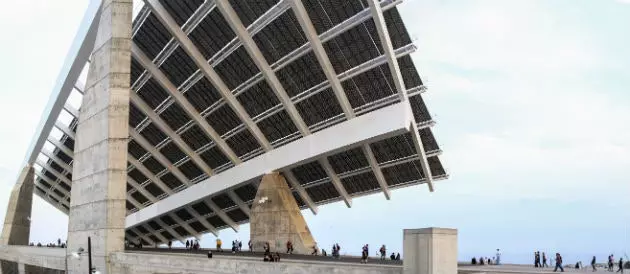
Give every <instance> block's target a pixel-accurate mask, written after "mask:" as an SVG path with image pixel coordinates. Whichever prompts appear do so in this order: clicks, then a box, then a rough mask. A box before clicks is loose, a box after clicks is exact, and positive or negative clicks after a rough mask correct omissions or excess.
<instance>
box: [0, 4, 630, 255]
mask: <svg viewBox="0 0 630 274" xmlns="http://www.w3.org/2000/svg"><path fill="white" fill-rule="evenodd" d="M83 2H85V1H81V0H64V1H49V0H22V1H9V0H0V5H2V7H3V8H2V9H0V33H2V34H3V35H2V36H0V37H1V38H0V39H1V41H0V42H1V43H0V60H2V62H1V63H0V82H1V83H2V88H1V89H0V119H1V121H2V122H1V125H2V126H1V127H0V136H2V137H0V138H1V139H0V151H2V155H1V156H0V218H1V219H4V214H5V208H6V203H7V200H8V196H9V192H10V190H11V187H12V185H13V184H14V183H15V182H14V180H15V178H16V176H17V173H18V171H19V169H20V168H21V167H20V165H21V163H22V159H23V157H24V155H25V152H26V149H27V146H28V144H29V142H30V140H31V137H32V136H31V135H32V134H33V133H34V131H35V128H36V125H37V123H38V122H39V117H40V114H41V112H42V111H43V109H44V106H45V104H46V101H47V99H48V95H49V93H50V92H51V89H52V87H53V85H54V81H55V79H56V77H57V73H58V72H59V68H60V67H61V64H62V62H63V60H64V58H65V54H66V52H67V50H68V47H69V46H70V43H71V42H72V38H73V36H74V33H75V31H76V29H77V27H78V24H79V22H80V20H81V18H82V15H83V11H84V9H85V8H86V7H87V4H86V3H83ZM399 7H400V10H401V13H402V15H403V19H404V21H405V23H406V25H407V28H408V29H409V31H410V33H411V34H412V36H413V37H414V38H415V39H416V44H417V45H418V51H417V52H416V53H415V54H414V55H413V59H414V61H415V63H416V66H417V67H418V69H419V71H420V73H421V76H422V78H423V79H424V81H425V83H426V84H427V86H428V87H429V92H428V93H427V94H426V95H425V96H424V98H425V100H426V101H427V104H428V107H429V110H430V111H431V113H432V114H433V115H434V117H435V119H436V120H437V122H438V124H437V125H436V127H435V128H434V132H435V135H436V137H437V140H438V142H439V144H440V145H441V147H442V149H443V150H444V155H443V156H442V159H443V162H444V164H445V166H446V167H447V169H448V172H449V173H450V174H451V179H449V180H447V181H441V182H439V183H438V184H437V186H436V192H435V193H429V192H428V190H427V187H426V186H424V185H421V186H416V187H411V188H406V189H402V190H397V191H394V192H393V193H392V200H391V201H387V200H385V198H384V197H383V196H382V195H373V196H370V197H366V198H360V199H356V200H354V203H353V208H351V209H348V208H346V207H345V205H344V204H343V203H336V204H332V205H327V206H323V207H321V208H320V213H319V214H318V215H317V216H312V215H311V214H310V212H306V211H305V212H304V215H305V216H306V219H307V221H308V223H309V225H310V228H311V230H312V232H313V233H314V236H315V238H316V240H317V241H318V242H319V243H320V244H321V245H323V246H324V247H326V248H327V249H329V247H330V245H331V244H332V243H333V242H335V241H338V242H339V243H340V244H341V245H342V247H343V250H345V251H347V252H351V253H358V252H359V250H360V247H361V246H362V245H363V244H365V243H369V244H370V245H371V246H373V247H376V246H378V245H380V244H387V246H388V247H389V248H390V249H393V250H396V251H399V250H400V249H401V245H402V229H403V228H419V227H427V226H441V227H454V228H458V229H459V249H460V258H462V259H467V258H469V257H470V256H472V255H476V256H487V255H492V253H493V250H494V249H496V248H501V249H502V250H503V252H504V255H505V256H504V260H507V261H513V262H529V258H528V257H527V256H529V254H530V253H531V252H532V251H533V250H541V251H548V252H552V251H553V252H555V251H560V252H563V253H565V254H566V255H565V257H566V258H567V261H574V260H576V259H581V260H582V261H588V257H589V256H591V255H597V256H598V257H599V258H602V259H603V258H605V256H606V254H608V253H611V252H615V253H616V254H618V255H622V254H623V252H625V251H627V249H628V245H629V244H630V239H629V238H628V237H629V234H628V233H629V232H628V222H629V221H630V214H629V213H628V208H629V207H628V206H629V205H630V202H629V198H628V196H629V195H630V184H628V179H627V178H628V175H629V174H630V169H629V168H628V167H629V166H630V84H628V81H629V80H630V50H628V49H630V1H628V0H588V1H587V0H486V1H482V0H478V1H477V0H450V1H449V0H442V1H439V0H406V1H405V2H404V3H403V4H401V5H400V6H399ZM34 200H35V202H34V209H33V215H32V222H33V227H32V229H31V239H32V241H35V242H38V241H41V242H48V241H54V240H56V239H57V238H58V237H59V236H60V235H62V236H61V237H62V238H65V234H66V226H67V217H66V216H65V215H64V214H62V213H60V212H59V211H58V210H56V209H55V208H53V207H52V206H50V205H48V204H47V203H46V202H43V201H42V200H41V199H39V198H35V199H34ZM248 233H249V229H248V226H247V225H245V226H241V232H240V233H239V234H238V235H235V233H233V232H231V231H228V230H224V231H222V232H221V238H222V239H223V240H224V241H226V242H227V241H230V240H232V239H233V238H234V237H240V238H241V239H243V240H245V241H246V240H247V239H248ZM213 241H214V237H213V236H210V235H208V236H206V238H204V241H203V243H202V244H204V245H210V244H211V243H212V242H213Z"/></svg>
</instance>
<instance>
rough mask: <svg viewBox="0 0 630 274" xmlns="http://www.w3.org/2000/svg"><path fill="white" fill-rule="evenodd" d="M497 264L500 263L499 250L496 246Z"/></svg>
mask: <svg viewBox="0 0 630 274" xmlns="http://www.w3.org/2000/svg"><path fill="white" fill-rule="evenodd" d="M497 265H501V252H500V251H499V249H498V248H497Z"/></svg>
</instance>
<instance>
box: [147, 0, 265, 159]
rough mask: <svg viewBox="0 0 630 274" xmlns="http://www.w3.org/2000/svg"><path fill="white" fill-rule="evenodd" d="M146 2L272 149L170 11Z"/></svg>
mask: <svg viewBox="0 0 630 274" xmlns="http://www.w3.org/2000/svg"><path fill="white" fill-rule="evenodd" d="M144 2H145V4H147V5H148V6H149V7H150V8H151V10H152V11H153V14H155V15H156V16H157V18H158V19H159V20H160V22H161V23H162V24H163V25H164V26H165V27H166V29H167V30H168V31H169V32H170V33H171V34H172V35H173V37H175V39H176V40H177V42H179V44H180V46H181V47H182V49H183V50H184V51H185V52H186V53H187V54H188V55H189V56H190V57H191V59H192V60H193V61H194V62H195V64H196V65H197V67H199V69H200V70H201V72H202V73H203V75H204V76H205V77H206V78H207V79H208V80H209V81H210V83H212V85H213V86H214V87H215V88H216V89H217V91H219V93H220V94H221V96H222V97H223V99H225V101H226V103H227V104H228V105H229V106H230V107H231V108H232V110H234V112H235V113H236V115H237V116H238V117H239V119H240V120H241V121H242V122H243V124H245V126H246V127H247V128H248V129H249V131H250V132H251V133H252V135H253V136H254V137H255V138H256V140H257V141H258V143H259V144H260V145H261V146H262V147H263V148H264V149H266V150H269V149H271V144H270V143H269V140H267V138H266V137H265V136H264V134H263V133H262V131H260V129H259V128H258V126H257V125H256V123H254V121H253V120H252V118H251V117H250V116H249V114H248V113H247V111H245V108H243V106H242V105H241V103H240V102H239V101H238V100H237V99H236V96H234V95H233V94H232V92H231V91H230V89H229V88H228V87H227V85H226V84H225V83H224V82H223V80H222V79H221V77H220V76H219V74H217V73H216V71H214V69H213V68H212V67H211V66H210V64H208V62H207V61H206V60H205V58H204V57H203V54H201V52H200V51H199V49H198V48H197V47H196V46H195V45H194V44H193V42H192V41H191V40H190V38H188V36H187V35H186V33H184V31H182V29H180V28H179V26H178V25H177V23H176V22H175V20H174V19H173V18H172V17H171V16H170V14H168V11H167V10H166V9H165V8H164V6H162V4H161V3H160V1H159V0H144Z"/></svg>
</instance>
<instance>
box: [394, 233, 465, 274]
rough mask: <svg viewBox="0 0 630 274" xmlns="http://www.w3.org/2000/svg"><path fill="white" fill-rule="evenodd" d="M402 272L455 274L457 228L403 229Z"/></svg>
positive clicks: (412, 273)
mask: <svg viewBox="0 0 630 274" xmlns="http://www.w3.org/2000/svg"><path fill="white" fill-rule="evenodd" d="M403 253H404V260H403V274H456V273H457V229H450V228H436V227H430V228H421V229H405V230H404V237H403Z"/></svg>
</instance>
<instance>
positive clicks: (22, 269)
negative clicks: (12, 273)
mask: <svg viewBox="0 0 630 274" xmlns="http://www.w3.org/2000/svg"><path fill="white" fill-rule="evenodd" d="M18 273H19V274H26V265H24V264H18Z"/></svg>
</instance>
